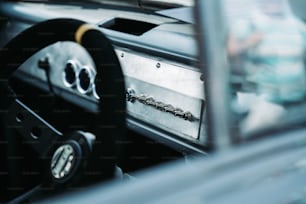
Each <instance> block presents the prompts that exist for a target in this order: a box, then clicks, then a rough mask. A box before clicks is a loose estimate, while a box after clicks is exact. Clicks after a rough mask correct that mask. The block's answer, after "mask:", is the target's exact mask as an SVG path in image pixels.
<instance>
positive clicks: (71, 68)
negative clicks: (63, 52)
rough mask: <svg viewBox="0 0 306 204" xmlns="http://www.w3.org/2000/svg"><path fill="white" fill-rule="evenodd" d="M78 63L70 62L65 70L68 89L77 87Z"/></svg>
mask: <svg viewBox="0 0 306 204" xmlns="http://www.w3.org/2000/svg"><path fill="white" fill-rule="evenodd" d="M77 69H78V63H77V62H76V61H74V60H69V61H68V62H67V63H66V65H65V68H64V72H63V81H64V84H65V86H67V87H75V85H76V78H77V76H76V75H77V74H76V73H77Z"/></svg>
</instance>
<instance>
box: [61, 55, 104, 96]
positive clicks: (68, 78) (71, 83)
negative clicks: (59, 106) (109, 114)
mask: <svg viewBox="0 0 306 204" xmlns="http://www.w3.org/2000/svg"><path fill="white" fill-rule="evenodd" d="M62 76H63V83H64V85H65V86H66V87H67V88H70V89H74V90H75V91H78V92H79V93H80V94H82V95H88V96H93V97H94V98H95V99H97V100H99V99H100V97H99V96H98V94H97V91H96V86H95V77H96V70H95V69H94V68H93V67H92V66H90V65H81V63H80V62H78V61H77V60H72V59H71V60H68V61H67V62H66V64H65V67H64V69H63V73H62Z"/></svg>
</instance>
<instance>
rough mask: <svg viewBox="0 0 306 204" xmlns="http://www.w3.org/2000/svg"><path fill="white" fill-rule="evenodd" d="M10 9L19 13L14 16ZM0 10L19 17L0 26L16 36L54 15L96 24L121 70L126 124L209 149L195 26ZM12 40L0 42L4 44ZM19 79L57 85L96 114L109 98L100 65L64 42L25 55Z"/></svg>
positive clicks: (62, 10)
mask: <svg viewBox="0 0 306 204" xmlns="http://www.w3.org/2000/svg"><path fill="white" fill-rule="evenodd" d="M80 9H82V15H80V14H79V13H80V12H78V11H79V10H80ZM12 10H14V11H15V12H14V13H10V11H12ZM16 10H17V12H19V15H18V17H16ZM30 11H31V12H30ZM1 12H4V13H6V14H7V15H8V16H11V17H12V19H13V20H12V21H18V22H14V23H10V21H8V23H6V24H5V25H4V26H3V27H2V31H3V30H4V29H5V30H6V31H7V32H8V33H10V34H11V35H10V37H12V36H13V35H12V33H13V34H17V33H19V32H20V31H22V30H23V29H24V28H26V27H28V26H30V25H31V24H32V23H34V22H36V21H37V22H39V21H42V20H46V19H49V18H59V17H61V18H63V17H68V16H69V17H70V18H77V19H82V20H85V21H87V22H90V23H94V24H96V25H98V26H99V27H100V29H101V31H102V32H104V33H105V34H106V35H107V36H108V37H109V38H110V39H111V40H112V42H113V45H114V49H115V52H116V54H117V57H118V59H119V62H120V64H121V67H122V69H123V73H124V78H125V86H126V104H127V115H128V118H127V124H128V127H129V128H130V129H132V130H134V131H136V132H139V133H141V134H143V135H146V136H148V137H151V138H154V139H156V140H158V141H161V142H164V143H166V144H167V145H170V146H172V147H174V148H178V149H181V150H184V151H190V152H202V153H203V152H204V151H203V150H204V147H205V146H206V145H207V138H206V121H205V93H204V84H205V79H204V76H203V74H202V73H201V71H200V69H199V68H198V62H197V60H196V58H197V49H196V44H195V38H194V35H195V34H194V30H193V25H192V24H190V23H185V22H182V21H179V20H176V19H173V18H169V17H165V16H161V15H152V14H149V13H148V14H143V13H137V12H136V13H135V12H133V11H130V12H129V11H124V12H122V10H120V12H119V11H116V10H115V9H114V10H111V9H109V8H108V9H105V10H104V9H91V8H80V6H78V5H75V6H61V7H59V6H56V5H52V4H46V5H43V6H42V5H36V4H32V3H20V4H10V3H6V4H3V5H2V7H1ZM40 13H44V15H43V16H44V17H43V16H42V15H40ZM13 15H15V17H14V16H13ZM160 36H163V37H162V38H161V37H160ZM8 40H9V39H2V41H1V43H2V44H5V42H6V41H8ZM101 57H103V56H101ZM46 60H47V61H48V63H49V64H50V67H51V72H50V76H49V77H48V76H47V75H46V73H45V71H44V70H43V69H41V67H40V66H41V63H42V62H43V61H46ZM15 76H16V77H17V78H18V79H20V80H22V81H25V82H27V83H31V84H32V85H34V86H37V87H40V88H41V89H44V90H48V89H49V90H50V88H52V91H53V92H54V94H55V95H58V96H61V97H62V98H64V99H65V100H68V101H69V102H72V103H74V104H76V105H78V106H81V107H83V108H85V109H87V110H90V111H97V109H98V100H103V97H101V96H98V95H97V92H96V89H97V88H99V87H96V86H95V76H96V69H95V66H94V63H93V61H92V59H91V58H90V56H89V55H88V53H87V52H86V51H85V50H84V48H82V47H81V46H79V45H78V44H76V43H72V42H58V43H56V44H53V45H51V46H49V47H46V48H44V49H43V50H41V51H40V52H38V53H37V54H35V55H34V56H32V57H31V58H30V59H29V60H27V61H26V62H25V63H24V64H23V65H22V66H21V67H20V69H18V71H17V72H16V73H15ZM48 80H49V81H50V84H52V86H51V87H50V84H49V85H48ZM101 88H103V87H101Z"/></svg>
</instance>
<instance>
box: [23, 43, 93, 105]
mask: <svg viewBox="0 0 306 204" xmlns="http://www.w3.org/2000/svg"><path fill="white" fill-rule="evenodd" d="M46 55H48V58H49V62H50V65H51V67H50V69H51V72H50V81H51V83H52V84H53V85H54V86H56V87H58V88H60V89H62V90H65V91H68V92H70V93H73V94H76V95H78V96H80V97H83V98H85V99H89V100H92V101H97V96H95V95H94V92H93V91H92V89H93V88H95V87H94V86H93V82H94V78H95V75H96V69H95V66H94V63H93V61H92V59H91V57H90V56H89V54H88V53H87V52H86V50H85V49H84V48H83V47H81V46H80V45H78V44H76V43H73V42H58V43H55V44H53V45H51V46H48V47H46V48H44V49H43V50H41V51H40V52H38V53H36V54H35V55H33V56H32V57H31V58H30V59H29V60H27V61H26V62H25V63H24V64H22V65H21V67H20V68H19V69H18V71H22V72H26V73H27V74H29V75H31V76H33V77H34V78H36V79H40V80H42V81H46V75H45V72H44V71H43V70H41V69H39V68H38V66H37V62H38V60H39V59H41V58H44V57H45V56H46ZM67 63H72V64H73V67H74V69H75V72H76V82H75V83H76V84H74V83H73V84H70V83H68V82H67V81H66V80H65V68H66V65H67ZM81 69H86V70H88V72H89V73H90V75H91V82H90V83H91V85H90V86H91V87H90V90H89V89H88V90H83V89H81V88H80V87H79V80H78V73H79V72H80V70H81ZM55 94H57V95H61V93H60V92H58V93H55Z"/></svg>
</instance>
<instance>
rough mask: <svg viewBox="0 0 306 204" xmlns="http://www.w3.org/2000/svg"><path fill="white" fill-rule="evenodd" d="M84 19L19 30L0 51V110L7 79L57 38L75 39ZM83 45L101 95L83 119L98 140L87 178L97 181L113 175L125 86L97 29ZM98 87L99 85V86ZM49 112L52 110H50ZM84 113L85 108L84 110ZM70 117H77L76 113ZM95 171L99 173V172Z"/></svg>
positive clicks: (5, 102) (3, 105) (122, 125)
mask: <svg viewBox="0 0 306 204" xmlns="http://www.w3.org/2000/svg"><path fill="white" fill-rule="evenodd" d="M84 24H85V22H83V21H79V20H74V19H54V20H48V21H45V22H42V23H38V24H36V25H34V26H32V27H30V28H29V29H27V30H25V31H24V32H22V33H20V34H19V35H18V36H17V37H15V38H14V39H13V40H12V41H10V42H9V43H8V44H7V45H6V46H5V47H4V48H2V49H1V50H0V79H1V80H0V85H1V86H0V98H1V100H0V109H1V110H7V108H8V105H9V104H10V103H9V101H8V100H7V99H8V98H9V95H10V93H8V91H7V90H9V85H8V80H9V77H10V76H11V75H12V73H13V72H14V71H16V70H17V69H18V67H19V66H20V65H21V64H22V63H23V62H25V61H26V60H27V59H28V58H30V57H31V56H32V55H33V54H35V53H36V52H38V51H39V50H41V49H42V48H44V47H46V46H48V45H51V44H53V43H56V42H59V41H73V42H75V33H76V31H77V30H78V29H79V27H80V26H82V25H84ZM81 42H82V46H83V47H84V48H85V49H86V50H87V51H88V53H89V54H90V55H91V57H92V59H93V61H94V63H95V66H96V70H97V76H96V86H97V93H98V95H99V96H100V98H101V100H100V104H99V108H100V112H99V114H87V115H86V118H82V120H83V121H86V122H87V123H92V126H93V127H94V130H93V133H94V134H95V135H96V137H97V140H96V142H95V144H94V148H93V149H94V150H93V153H92V155H93V157H91V160H92V161H89V162H88V163H89V164H91V165H89V167H88V169H87V170H88V171H92V174H90V175H89V176H88V177H86V181H88V182H91V181H99V179H97V178H99V177H101V175H102V176H103V177H105V176H106V177H109V176H112V174H113V172H114V166H115V162H116V161H115V160H116V152H115V141H116V138H117V137H118V136H119V137H121V136H122V135H123V134H124V131H125V112H126V111H125V110H126V103H125V88H124V78H123V74H122V70H121V67H120V64H119V61H118V59H117V56H116V54H115V52H114V50H113V47H112V45H111V43H110V41H109V40H108V39H107V38H106V37H105V35H104V34H103V33H101V31H100V30H96V29H91V30H88V31H86V32H85V33H84V35H83V37H82V41H81ZM99 87H100V88H99ZM50 111H52V110H50ZM85 112H86V111H85ZM70 116H72V117H78V113H72V114H71V115H70ZM95 172H99V173H100V174H101V175H98V177H97V174H96V173H95Z"/></svg>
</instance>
